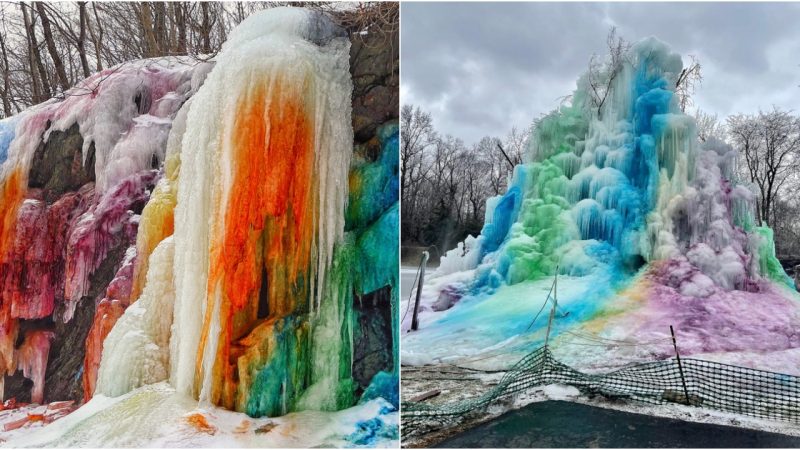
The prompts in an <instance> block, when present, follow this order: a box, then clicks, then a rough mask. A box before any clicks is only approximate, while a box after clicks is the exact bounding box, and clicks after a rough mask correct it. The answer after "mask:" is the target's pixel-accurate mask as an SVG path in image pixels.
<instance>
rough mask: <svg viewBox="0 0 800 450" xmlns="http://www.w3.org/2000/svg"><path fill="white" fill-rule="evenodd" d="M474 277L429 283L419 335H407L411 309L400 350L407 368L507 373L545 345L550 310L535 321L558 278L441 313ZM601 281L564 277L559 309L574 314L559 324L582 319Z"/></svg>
mask: <svg viewBox="0 0 800 450" xmlns="http://www.w3.org/2000/svg"><path fill="white" fill-rule="evenodd" d="M473 272H474V271H466V272H456V273H453V274H449V275H444V276H440V277H435V278H432V279H431V280H430V283H426V285H425V286H424V287H423V290H422V299H421V305H420V313H419V321H420V325H419V329H418V330H417V331H414V332H406V331H407V330H409V329H410V326H411V315H412V312H411V311H410V308H409V312H408V314H407V315H406V317H405V319H404V320H403V324H402V330H403V332H404V334H403V336H402V339H403V342H402V344H403V345H402V346H401V349H400V351H401V358H402V361H403V364H406V365H424V364H436V363H451V364H468V365H469V366H470V367H473V368H479V369H496V368H498V367H503V368H507V367H509V366H510V365H512V364H514V363H515V362H517V361H518V360H519V359H520V358H522V357H523V356H525V355H526V354H528V353H530V352H531V351H533V350H535V349H536V348H538V347H539V346H541V345H542V343H543V341H544V337H545V333H546V328H547V322H548V315H549V309H550V308H549V306H548V307H546V308H545V309H544V310H542V312H541V313H540V314H539V315H538V318H536V321H535V322H533V319H534V317H536V315H537V312H538V311H539V310H541V309H542V305H543V303H544V300H545V298H546V297H547V295H548V292H549V291H550V288H551V286H552V284H553V278H552V277H546V278H543V279H540V280H536V281H527V282H523V283H518V284H515V285H511V286H509V285H504V286H501V287H500V288H498V289H497V290H496V291H495V292H494V294H493V295H491V296H489V297H464V298H462V299H460V300H458V303H457V306H455V307H453V308H450V309H446V310H442V311H436V310H435V308H436V304H437V303H440V302H441V301H442V300H440V299H441V298H442V296H443V295H447V294H446V293H447V292H453V291H458V290H459V289H460V286H464V285H465V284H466V283H469V282H470V281H471V280H472V279H473ZM595 281H596V280H595V279H594V278H593V277H591V276H588V277H568V276H560V277H559V289H558V303H559V307H560V308H561V310H563V311H570V314H567V316H566V317H564V316H563V314H562V315H561V316H559V318H558V319H559V321H561V322H562V323H567V322H571V321H572V320H574V319H573V318H577V317H579V316H580V314H581V313H582V312H579V311H577V309H580V310H585V309H586V307H587V305H586V304H585V303H582V299H583V298H584V297H583V294H584V293H585V292H587V291H588V290H589V289H590V288H591V287H592V285H593V284H594V283H595ZM402 300H403V304H401V311H403V312H405V311H406V308H407V307H408V304H407V301H408V299H402ZM412 302H413V299H412ZM412 307H413V305H412ZM572 311H574V313H573V312H572ZM570 316H572V317H570ZM532 322H533V324H532Z"/></svg>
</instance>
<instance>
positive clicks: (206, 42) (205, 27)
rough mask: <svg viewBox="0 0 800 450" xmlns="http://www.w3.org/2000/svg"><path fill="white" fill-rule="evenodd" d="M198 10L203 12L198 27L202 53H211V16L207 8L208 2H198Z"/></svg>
mask: <svg viewBox="0 0 800 450" xmlns="http://www.w3.org/2000/svg"><path fill="white" fill-rule="evenodd" d="M200 10H201V11H202V13H203V23H202V24H201V28H200V37H201V39H202V44H203V53H204V54H209V53H211V17H210V14H209V10H208V2H202V3H200Z"/></svg>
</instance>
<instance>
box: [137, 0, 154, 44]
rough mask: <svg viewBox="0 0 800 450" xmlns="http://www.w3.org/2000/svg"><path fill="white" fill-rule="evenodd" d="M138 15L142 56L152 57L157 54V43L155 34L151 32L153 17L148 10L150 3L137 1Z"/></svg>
mask: <svg viewBox="0 0 800 450" xmlns="http://www.w3.org/2000/svg"><path fill="white" fill-rule="evenodd" d="M137 12H138V16H139V24H140V26H141V29H142V36H143V37H144V55H143V56H144V57H145V58H152V57H154V56H157V54H158V44H157V43H156V36H155V34H154V33H153V18H152V16H151V11H150V3H148V2H142V3H139V8H138V9H137Z"/></svg>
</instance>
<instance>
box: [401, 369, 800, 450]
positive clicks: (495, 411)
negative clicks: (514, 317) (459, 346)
mask: <svg viewBox="0 0 800 450" xmlns="http://www.w3.org/2000/svg"><path fill="white" fill-rule="evenodd" d="M502 375H503V374H502V373H478V372H469V371H464V370H460V369H457V368H455V369H454V368H453V367H449V366H436V367H433V366H426V367H425V368H424V372H422V368H416V370H413V369H412V372H404V375H403V383H402V395H403V400H404V401H408V399H410V398H413V397H414V396H416V395H419V394H421V393H423V392H428V391H430V390H432V389H439V390H441V394H440V395H438V396H436V397H433V398H431V399H430V400H426V401H425V402H426V403H431V404H434V403H436V404H444V403H451V402H454V401H461V400H464V399H465V398H469V397H472V396H477V395H480V394H481V393H483V392H485V391H486V390H489V389H491V388H492V387H493V386H494V385H495V384H497V382H498V381H499V379H500V378H501V377H502ZM546 400H564V401H571V402H575V403H581V404H585V405H590V406H596V407H599V408H608V409H615V410H619V411H626V412H631V413H638V414H646V415H650V416H656V417H666V418H672V419H679V420H685V421H688V422H697V423H709V424H717V425H728V426H736V427H740V428H746V429H752V430H760V431H769V432H773V433H782V434H786V435H791V436H800V427H798V426H797V425H796V424H792V423H787V422H777V421H771V420H765V419H757V418H753V417H748V416H741V415H737V414H732V413H725V412H720V411H715V410H711V409H705V408H698V407H692V406H684V405H679V404H668V405H649V404H643V403H637V402H628V401H621V400H614V401H612V400H608V399H606V398H603V397H599V396H598V397H594V398H587V397H583V396H581V395H580V393H579V392H578V390H577V389H576V388H574V387H572V386H563V385H555V384H554V385H548V386H541V387H538V388H535V389H532V390H530V391H527V392H521V393H518V394H514V395H509V396H506V397H502V398H500V399H498V401H497V402H495V403H494V404H493V405H491V406H489V407H488V408H487V409H486V410H485V411H481V412H476V413H475V414H473V415H470V416H466V417H464V418H463V420H462V421H460V422H459V423H457V424H455V425H454V426H451V427H444V428H440V427H438V426H436V429H435V430H434V431H432V432H430V433H426V434H424V435H417V436H410V437H408V438H407V437H406V436H405V435H404V438H403V446H404V447H426V446H431V445H434V444H435V443H437V442H440V441H442V440H443V439H445V438H447V437H449V436H452V435H454V434H457V433H459V432H461V431H464V430H466V429H469V428H472V427H474V426H476V425H477V424H479V423H483V422H486V421H489V420H492V419H494V418H496V417H499V416H500V415H502V414H504V413H506V412H508V411H510V410H514V409H518V408H521V407H523V406H525V405H529V404H531V403H535V402H542V401H546ZM437 425H438V424H437Z"/></svg>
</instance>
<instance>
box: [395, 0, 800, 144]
mask: <svg viewBox="0 0 800 450" xmlns="http://www.w3.org/2000/svg"><path fill="white" fill-rule="evenodd" d="M401 26H402V34H401V39H402V42H401V71H402V76H401V91H400V92H401V100H402V102H403V103H404V104H406V103H411V104H414V105H419V106H421V107H422V108H423V109H425V110H427V111H428V112H430V113H431V115H432V116H433V120H434V126H435V128H436V129H437V130H438V131H439V132H440V133H442V134H452V135H453V136H456V137H460V138H461V139H463V140H464V141H465V142H466V143H467V144H471V143H474V142H476V141H477V140H479V139H480V138H481V137H482V136H486V135H490V136H498V137H502V136H504V135H505V134H506V133H507V132H508V130H509V129H510V128H511V126H512V125H516V126H517V127H526V126H528V125H529V124H530V123H531V121H532V120H533V119H534V118H536V117H538V116H539V115H540V114H542V113H547V112H549V111H550V110H552V109H553V108H555V107H556V106H557V105H558V98H559V97H562V96H564V95H566V94H570V93H571V92H572V90H573V89H574V88H575V82H576V80H577V78H578V76H579V75H580V74H581V73H582V72H583V71H584V70H585V69H586V66H587V63H588V61H589V57H590V56H591V55H592V53H598V54H604V53H603V52H604V49H605V39H606V35H607V34H608V31H609V28H610V27H611V26H616V27H617V31H618V34H619V35H621V36H622V37H624V38H625V39H626V40H628V41H636V40H639V39H641V38H644V37H647V36H656V37H657V38H659V39H661V40H662V41H665V42H667V43H668V44H670V45H671V46H672V48H673V49H674V50H676V51H677V52H679V53H681V54H682V55H683V56H684V63H686V62H687V61H688V56H687V55H695V56H696V57H697V58H698V59H699V60H700V63H701V65H702V73H703V82H702V84H701V85H700V86H699V87H698V89H697V92H696V95H695V97H694V99H695V105H696V107H698V108H700V109H702V110H703V111H706V112H709V113H715V114H717V115H718V116H719V117H721V118H724V117H726V116H728V115H730V114H735V113H739V112H743V113H752V112H757V111H758V110H759V108H761V109H768V108H770V107H771V106H772V105H773V104H774V105H777V106H780V107H783V108H787V109H792V110H795V111H796V112H800V87H798V85H800V4H792V3H501V4H498V3H492V4H487V3H403V4H402V18H401Z"/></svg>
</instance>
